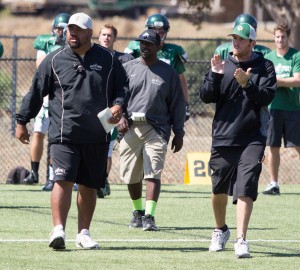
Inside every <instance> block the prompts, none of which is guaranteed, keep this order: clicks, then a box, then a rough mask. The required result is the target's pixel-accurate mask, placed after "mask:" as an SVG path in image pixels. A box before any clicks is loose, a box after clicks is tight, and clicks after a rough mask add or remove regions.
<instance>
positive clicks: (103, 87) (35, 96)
mask: <svg viewBox="0 0 300 270" xmlns="http://www.w3.org/2000/svg"><path fill="white" fill-rule="evenodd" d="M92 29H93V27H92V19H91V18H90V17H89V16H88V15H87V14H85V13H76V14H74V15H72V16H71V17H70V20H69V22H68V26H67V43H68V44H66V45H64V46H62V47H61V48H59V49H57V50H55V51H53V52H51V53H49V54H48V55H47V56H46V58H45V59H44V60H43V61H42V63H41V64H40V66H39V67H38V69H37V71H36V73H35V75H34V77H33V80H32V85H31V87H30V91H29V92H28V93H27V94H26V96H25V97H24V99H23V101H22V104H21V108H20V112H19V113H18V114H17V115H16V119H17V129H16V137H17V138H18V139H19V140H20V141H21V142H22V143H24V144H28V143H29V134H28V130H27V128H26V124H27V123H28V122H29V121H30V119H32V118H34V117H35V116H36V115H37V114H38V111H39V109H40V108H41V107H42V104H43V97H44V96H46V95H49V118H50V126H49V133H48V134H49V142H50V145H51V148H50V153H51V159H52V166H53V169H54V182H55V183H54V186H53V190H52V193H51V209H52V219H53V225H54V228H53V230H52V232H51V235H50V241H49V247H52V248H53V249H64V248H65V228H66V222H67V216H68V213H69V210H70V207H71V203H72V189H73V185H74V182H75V181H76V183H78V193H77V197H76V202H77V209H78V234H77V236H76V246H77V247H79V248H85V249H95V248H99V244H98V243H97V242H95V241H93V240H92V239H91V237H90V233H89V228H90V225H91V221H92V218H93V214H94V210H95V207H96V202H97V189H99V188H100V187H104V185H105V175H106V169H107V168H106V164H107V153H108V146H109V142H110V139H111V137H110V134H109V133H108V134H107V133H106V132H105V130H104V128H103V126H102V125H101V122H100V121H99V119H98V117H97V114H98V113H99V112H100V111H102V110H104V109H106V108H110V110H111V113H112V117H111V118H110V119H109V122H110V123H111V124H117V123H118V122H119V120H120V119H121V117H122V106H124V101H125V96H126V93H127V91H128V84H127V77H126V74H125V71H124V68H123V67H122V65H121V63H120V61H118V60H117V59H116V58H115V57H114V56H113V55H112V53H111V52H110V51H109V50H107V49H105V48H103V47H102V46H100V45H98V44H93V43H92V41H91V39H92V36H93V30H92Z"/></svg>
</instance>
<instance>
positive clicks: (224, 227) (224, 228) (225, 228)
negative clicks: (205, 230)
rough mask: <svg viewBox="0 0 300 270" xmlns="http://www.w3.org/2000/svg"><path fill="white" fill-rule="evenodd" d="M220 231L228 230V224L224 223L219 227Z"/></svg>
mask: <svg viewBox="0 0 300 270" xmlns="http://www.w3.org/2000/svg"><path fill="white" fill-rule="evenodd" d="M219 229H220V230H222V232H226V231H227V230H228V226H227V225H226V224H225V225H224V226H223V227H221V228H219Z"/></svg>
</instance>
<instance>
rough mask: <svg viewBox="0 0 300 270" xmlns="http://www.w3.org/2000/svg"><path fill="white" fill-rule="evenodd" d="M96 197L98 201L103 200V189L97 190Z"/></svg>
mask: <svg viewBox="0 0 300 270" xmlns="http://www.w3.org/2000/svg"><path fill="white" fill-rule="evenodd" d="M97 197H98V198H100V199H103V198H104V193H103V188H100V189H97Z"/></svg>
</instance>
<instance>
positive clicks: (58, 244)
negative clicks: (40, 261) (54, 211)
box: [49, 225, 66, 249]
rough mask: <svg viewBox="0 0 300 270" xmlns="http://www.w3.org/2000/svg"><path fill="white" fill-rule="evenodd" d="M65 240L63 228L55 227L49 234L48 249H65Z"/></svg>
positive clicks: (60, 226)
mask: <svg viewBox="0 0 300 270" xmlns="http://www.w3.org/2000/svg"><path fill="white" fill-rule="evenodd" d="M65 238H66V234H65V231H64V228H63V226H62V225H57V226H55V227H54V229H53V230H52V232H51V234H50V241H49V247H52V248H53V249H65V248H66V246H65Z"/></svg>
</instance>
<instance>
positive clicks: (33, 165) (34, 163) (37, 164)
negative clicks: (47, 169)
mask: <svg viewBox="0 0 300 270" xmlns="http://www.w3.org/2000/svg"><path fill="white" fill-rule="evenodd" d="M39 167H40V162H39V161H31V170H33V171H34V172H35V173H38V171H39Z"/></svg>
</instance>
